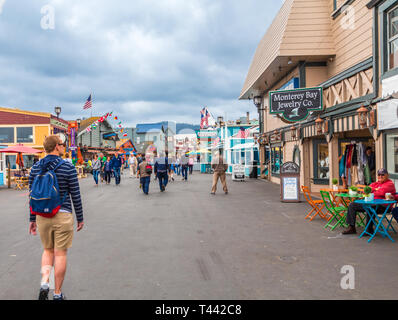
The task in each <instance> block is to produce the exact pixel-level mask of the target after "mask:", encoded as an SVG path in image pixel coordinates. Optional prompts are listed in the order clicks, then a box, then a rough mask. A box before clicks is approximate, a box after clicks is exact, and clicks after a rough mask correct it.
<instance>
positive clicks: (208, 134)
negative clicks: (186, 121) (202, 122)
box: [198, 130, 218, 138]
mask: <svg viewBox="0 0 398 320" xmlns="http://www.w3.org/2000/svg"><path fill="white" fill-rule="evenodd" d="M217 135H218V133H217V131H214V130H213V131H209V130H201V131H198V137H199V138H215V137H217Z"/></svg>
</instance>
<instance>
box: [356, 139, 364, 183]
mask: <svg viewBox="0 0 398 320" xmlns="http://www.w3.org/2000/svg"><path fill="white" fill-rule="evenodd" d="M357 147H358V183H359V184H365V178H364V175H363V169H364V164H363V152H364V149H363V144H362V143H359V144H358V145H357Z"/></svg>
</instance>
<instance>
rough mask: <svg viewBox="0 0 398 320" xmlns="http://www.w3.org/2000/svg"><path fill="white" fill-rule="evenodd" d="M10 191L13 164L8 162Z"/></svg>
mask: <svg viewBox="0 0 398 320" xmlns="http://www.w3.org/2000/svg"><path fill="white" fill-rule="evenodd" d="M7 169H8V189H10V188H11V164H10V161H8V168H7Z"/></svg>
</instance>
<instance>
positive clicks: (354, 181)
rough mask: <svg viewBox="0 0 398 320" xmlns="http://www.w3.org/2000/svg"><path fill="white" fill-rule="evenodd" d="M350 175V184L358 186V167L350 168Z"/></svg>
mask: <svg viewBox="0 0 398 320" xmlns="http://www.w3.org/2000/svg"><path fill="white" fill-rule="evenodd" d="M351 173H352V177H351V179H352V184H359V181H358V166H354V165H353V166H352V167H351Z"/></svg>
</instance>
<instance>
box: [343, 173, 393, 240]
mask: <svg viewBox="0 0 398 320" xmlns="http://www.w3.org/2000/svg"><path fill="white" fill-rule="evenodd" d="M370 187H371V188H372V193H373V194H374V199H375V200H376V199H383V200H384V199H385V198H386V193H391V195H395V193H396V191H395V185H394V183H393V182H392V181H391V180H390V179H389V176H388V171H387V170H386V169H380V170H379V171H377V182H373V183H372V184H371V185H370ZM385 209H386V208H385V206H379V207H378V208H377V214H383V213H384V210H385ZM357 212H365V209H364V208H363V206H362V204H359V203H355V202H352V203H351V204H350V205H349V206H348V212H347V221H346V222H347V224H348V228H347V229H346V230H345V231H343V234H355V233H357V231H356V229H355V223H356V218H357ZM368 222H369V217H368V215H366V225H368ZM366 232H368V233H373V223H372V222H371V223H370V225H369V228H368V229H367V230H366ZM364 235H367V234H366V233H365V234H364Z"/></svg>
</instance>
